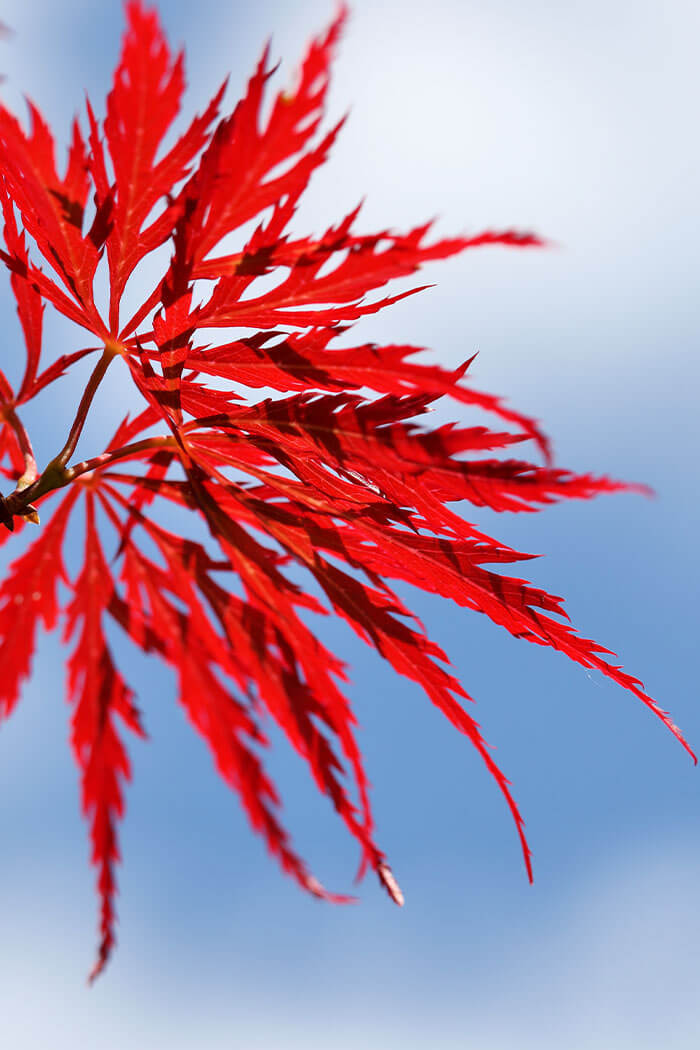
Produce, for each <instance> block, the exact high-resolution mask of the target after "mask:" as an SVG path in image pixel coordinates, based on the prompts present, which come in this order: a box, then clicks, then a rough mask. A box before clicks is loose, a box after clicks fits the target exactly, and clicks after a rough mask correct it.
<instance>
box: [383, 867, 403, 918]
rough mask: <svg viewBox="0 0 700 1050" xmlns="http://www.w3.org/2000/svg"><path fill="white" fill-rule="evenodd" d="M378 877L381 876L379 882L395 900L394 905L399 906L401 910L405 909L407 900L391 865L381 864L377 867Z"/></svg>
mask: <svg viewBox="0 0 700 1050" xmlns="http://www.w3.org/2000/svg"><path fill="white" fill-rule="evenodd" d="M377 875H378V876H379V881H380V882H381V884H382V886H383V887H384V889H385V890H386V892H387V893H388V894H389V896H390V897H391V899H392V900H393V902H394V904H398V906H399V908H403V906H404V901H405V898H404V895H403V893H402V891H401V887H400V886H399V884H398V882H397V881H396V878H395V877H394V873H393V871H392V870H391V868H390V867H389V865H388V864H380V865H379V866H378V867H377Z"/></svg>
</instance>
